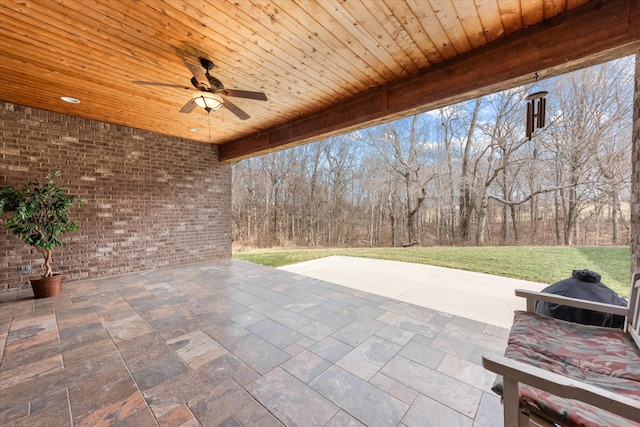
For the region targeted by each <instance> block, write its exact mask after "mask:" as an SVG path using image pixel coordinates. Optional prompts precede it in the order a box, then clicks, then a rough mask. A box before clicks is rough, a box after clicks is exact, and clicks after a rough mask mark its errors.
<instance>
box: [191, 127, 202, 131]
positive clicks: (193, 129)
mask: <svg viewBox="0 0 640 427" xmlns="http://www.w3.org/2000/svg"><path fill="white" fill-rule="evenodd" d="M191 132H202V130H201V129H200V128H191Z"/></svg>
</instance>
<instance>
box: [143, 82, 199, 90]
mask: <svg viewBox="0 0 640 427" xmlns="http://www.w3.org/2000/svg"><path fill="white" fill-rule="evenodd" d="M131 83H133V84H136V85H147V86H163V87H175V88H177V89H187V90H193V87H187V86H183V85H176V84H173V83H158V82H141V81H139V80H134V81H132V82H131Z"/></svg>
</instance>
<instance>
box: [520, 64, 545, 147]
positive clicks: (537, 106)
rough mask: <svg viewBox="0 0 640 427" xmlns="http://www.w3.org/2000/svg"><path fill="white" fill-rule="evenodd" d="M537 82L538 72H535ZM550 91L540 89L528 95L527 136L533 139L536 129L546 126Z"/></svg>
mask: <svg viewBox="0 0 640 427" xmlns="http://www.w3.org/2000/svg"><path fill="white" fill-rule="evenodd" d="M535 79H536V82H537V81H538V73H536V74H535ZM548 93H549V92H547V91H544V90H542V91H539V92H536V93H532V94H531V95H528V96H527V97H526V98H525V99H526V100H527V138H529V141H531V137H532V136H533V133H534V132H535V130H536V129H542V128H543V127H544V126H545V116H546V110H547V100H546V99H545V96H547V94H548Z"/></svg>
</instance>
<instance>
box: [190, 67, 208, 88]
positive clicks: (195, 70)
mask: <svg viewBox="0 0 640 427" xmlns="http://www.w3.org/2000/svg"><path fill="white" fill-rule="evenodd" d="M184 65H186V66H187V68H188V69H189V71H191V74H193V77H195V78H196V80H197V81H198V83H200V85H201V86H205V87H207V88H208V87H211V85H210V84H209V80H208V79H207V76H206V75H205V73H204V71H202V67H199V66H197V65H193V64H191V63H189V62H187V61H184Z"/></svg>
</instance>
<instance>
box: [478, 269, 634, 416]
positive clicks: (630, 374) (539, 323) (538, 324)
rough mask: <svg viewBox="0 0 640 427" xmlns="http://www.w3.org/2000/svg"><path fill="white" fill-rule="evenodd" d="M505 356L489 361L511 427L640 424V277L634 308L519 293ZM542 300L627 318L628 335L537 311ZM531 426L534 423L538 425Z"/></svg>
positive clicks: (631, 303)
mask: <svg viewBox="0 0 640 427" xmlns="http://www.w3.org/2000/svg"><path fill="white" fill-rule="evenodd" d="M516 295H517V296H521V297H524V298H526V299H527V310H526V311H516V312H515V315H514V324H513V326H512V328H511V332H510V334H509V342H508V347H507V349H506V351H505V355H504V356H492V355H485V356H484V357H483V358H482V364H483V366H484V367H485V368H486V369H488V370H490V371H492V372H495V373H497V374H498V378H497V380H496V382H495V384H494V387H493V390H494V391H495V392H497V393H498V394H500V395H502V401H503V406H504V425H505V426H508V427H512V426H527V425H544V423H545V422H546V423H547V425H554V424H555V425H560V426H599V427H600V426H635V425H637V426H640V351H639V350H638V347H639V346H640V335H639V324H640V319H639V317H640V273H636V274H634V275H633V279H632V286H631V296H630V298H629V304H628V306H627V307H620V306H617V305H611V304H602V303H597V302H593V301H587V300H580V299H573V298H567V297H563V296H559V295H553V294H546V293H542V292H531V291H525V290H516ZM536 301H546V302H550V303H555V304H563V305H568V306H572V307H578V308H583V309H587V310H594V311H600V312H605V313H611V314H614V315H622V316H625V318H626V320H625V327H624V329H622V330H621V329H612V328H605V327H601V326H591V325H582V324H578V323H572V322H566V321H564V320H559V319H555V318H552V317H547V316H543V315H540V314H536V313H535V304H536ZM530 423H531V424H530Z"/></svg>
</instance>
